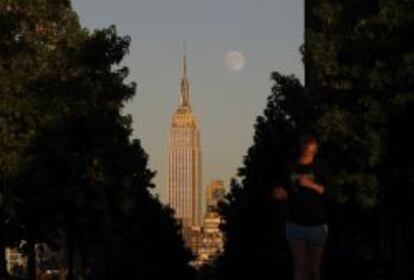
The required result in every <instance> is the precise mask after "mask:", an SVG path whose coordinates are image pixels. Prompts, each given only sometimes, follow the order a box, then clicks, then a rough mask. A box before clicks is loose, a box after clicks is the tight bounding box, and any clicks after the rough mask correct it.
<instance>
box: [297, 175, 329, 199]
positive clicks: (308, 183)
mask: <svg viewBox="0 0 414 280" xmlns="http://www.w3.org/2000/svg"><path fill="white" fill-rule="evenodd" d="M299 183H300V185H302V186H303V187H306V188H309V189H311V190H314V191H315V192H317V193H318V194H324V193H325V187H324V186H323V185H320V184H317V183H315V181H313V180H312V179H311V178H309V177H308V176H306V175H300V176H299Z"/></svg>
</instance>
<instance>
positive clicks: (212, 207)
mask: <svg viewBox="0 0 414 280" xmlns="http://www.w3.org/2000/svg"><path fill="white" fill-rule="evenodd" d="M225 195H226V191H225V189H224V185H223V181H221V180H214V181H212V182H211V184H210V185H209V186H208V187H207V195H206V198H207V211H206V214H205V216H204V221H203V225H202V228H201V233H200V235H201V236H200V244H199V248H198V254H197V255H198V258H197V261H196V265H197V266H200V265H202V264H203V263H206V262H210V261H212V260H214V258H215V257H216V256H217V255H218V254H219V253H221V252H222V251H223V247H224V240H223V234H222V232H221V230H220V224H221V223H222V218H221V216H220V214H219V213H218V208H217V207H218V204H219V202H220V201H222V200H224V199H225Z"/></svg>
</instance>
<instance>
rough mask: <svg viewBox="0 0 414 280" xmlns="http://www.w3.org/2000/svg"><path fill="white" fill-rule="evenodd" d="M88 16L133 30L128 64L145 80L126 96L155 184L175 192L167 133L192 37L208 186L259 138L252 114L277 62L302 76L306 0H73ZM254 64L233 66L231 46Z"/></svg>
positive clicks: (194, 98)
mask: <svg viewBox="0 0 414 280" xmlns="http://www.w3.org/2000/svg"><path fill="white" fill-rule="evenodd" d="M72 3H73V7H74V9H75V10H76V11H77V12H78V14H79V16H80V20H81V24H82V25H83V26H84V27H87V28H89V29H91V30H93V29H97V28H104V27H108V26H109V25H111V24H114V25H116V27H117V30H118V32H119V34H120V35H129V36H131V47H130V53H129V55H128V56H127V57H126V58H125V60H124V62H123V65H126V66H128V67H129V68H130V76H129V79H128V80H129V81H135V82H136V83H137V84H138V87H137V93H136V96H135V98H134V99H133V100H132V101H131V102H129V103H128V104H127V105H126V110H125V111H126V113H128V114H131V115H132V117H133V129H134V134H133V136H134V138H139V139H141V143H142V145H143V147H144V149H145V150H146V152H147V153H148V155H149V167H150V168H151V169H152V170H156V171H157V175H156V177H155V179H154V183H155V184H156V186H157V187H156V191H157V192H158V193H159V195H160V198H161V200H162V201H164V202H165V201H166V199H167V192H166V191H167V186H166V184H167V159H168V135H169V126H170V122H171V116H172V114H173V112H174V111H175V109H176V108H177V106H178V102H179V83H180V78H181V58H182V53H183V50H182V49H183V47H182V46H183V43H184V42H185V44H186V54H187V71H188V78H189V81H190V103H191V106H192V109H193V112H194V113H195V115H196V116H197V118H198V123H199V127H200V132H201V147H202V166H203V169H202V187H203V195H204V189H205V188H206V186H207V185H208V184H209V183H210V182H211V181H212V180H214V179H221V180H223V181H224V182H225V185H228V183H229V181H230V178H231V177H235V176H236V174H237V168H239V167H241V166H242V164H243V157H244V156H245V155H246V152H247V149H248V148H249V147H250V146H251V145H252V143H253V133H254V127H253V126H254V123H255V120H256V117H257V116H258V115H260V114H262V112H263V109H264V108H265V105H266V98H267V96H268V95H269V94H270V89H271V85H272V83H271V80H270V74H271V72H272V71H275V70H276V71H279V72H281V73H284V74H294V75H296V76H297V77H299V78H300V79H301V80H303V65H302V62H301V56H300V54H299V48H300V45H301V44H302V43H303V25H304V24H303V20H304V7H303V0H204V1H203V0H136V1H131V0H129V1H128V0H117V1H113V0H74V1H73V2H72ZM232 50H237V51H239V52H241V53H242V54H243V55H244V57H245V61H246V64H245V66H244V68H243V69H241V70H240V71H238V72H236V71H230V70H229V67H228V66H226V63H225V57H226V54H227V53H228V52H230V51H232Z"/></svg>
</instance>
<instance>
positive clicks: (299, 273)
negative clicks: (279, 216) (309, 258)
mask: <svg viewBox="0 0 414 280" xmlns="http://www.w3.org/2000/svg"><path fill="white" fill-rule="evenodd" d="M289 246H290V250H291V252H292V257H293V263H294V269H295V271H294V277H293V279H294V280H305V277H306V263H305V262H306V259H305V258H306V243H305V241H303V240H289Z"/></svg>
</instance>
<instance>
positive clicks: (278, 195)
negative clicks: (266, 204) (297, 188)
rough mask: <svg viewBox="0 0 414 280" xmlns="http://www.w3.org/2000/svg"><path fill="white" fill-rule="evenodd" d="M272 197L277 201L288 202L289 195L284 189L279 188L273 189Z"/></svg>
mask: <svg viewBox="0 0 414 280" xmlns="http://www.w3.org/2000/svg"><path fill="white" fill-rule="evenodd" d="M272 197H273V198H274V199H277V200H286V199H288V193H287V191H286V190H285V189H284V188H283V187H280V186H277V187H275V188H273V192H272Z"/></svg>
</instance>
